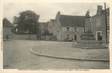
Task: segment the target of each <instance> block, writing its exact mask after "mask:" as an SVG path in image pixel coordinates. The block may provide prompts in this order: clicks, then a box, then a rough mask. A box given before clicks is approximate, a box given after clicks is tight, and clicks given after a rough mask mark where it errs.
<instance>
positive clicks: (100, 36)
mask: <svg viewBox="0 0 112 73" xmlns="http://www.w3.org/2000/svg"><path fill="white" fill-rule="evenodd" d="M96 40H98V41H101V40H102V31H97V32H96Z"/></svg>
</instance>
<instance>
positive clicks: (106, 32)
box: [104, 3, 108, 43]
mask: <svg viewBox="0 0 112 73" xmlns="http://www.w3.org/2000/svg"><path fill="white" fill-rule="evenodd" d="M104 10H105V26H106V31H105V32H106V43H108V41H107V38H108V37H107V11H106V3H104Z"/></svg>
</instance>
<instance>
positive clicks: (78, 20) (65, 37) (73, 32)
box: [54, 12, 85, 41]
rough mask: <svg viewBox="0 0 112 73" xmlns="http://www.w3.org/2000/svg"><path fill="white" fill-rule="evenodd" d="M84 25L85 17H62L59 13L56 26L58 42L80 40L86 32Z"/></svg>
mask: <svg viewBox="0 0 112 73" xmlns="http://www.w3.org/2000/svg"><path fill="white" fill-rule="evenodd" d="M84 24H85V16H72V15H62V14H61V13H60V12H58V13H57V15H56V19H55V25H54V26H55V35H56V38H57V40H60V41H73V40H79V39H80V38H79V36H80V35H81V33H83V32H84ZM79 30H80V31H79Z"/></svg>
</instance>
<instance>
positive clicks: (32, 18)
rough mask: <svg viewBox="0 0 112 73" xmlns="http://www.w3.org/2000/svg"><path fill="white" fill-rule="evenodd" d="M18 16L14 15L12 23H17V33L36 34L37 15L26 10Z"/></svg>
mask: <svg viewBox="0 0 112 73" xmlns="http://www.w3.org/2000/svg"><path fill="white" fill-rule="evenodd" d="M19 15H20V16H19V17H15V19H14V20H15V21H14V23H16V24H17V29H18V32H19V33H30V34H36V33H38V31H39V23H38V19H39V15H37V14H36V13H34V12H33V11H30V10H27V11H23V12H21V13H20V14H19Z"/></svg>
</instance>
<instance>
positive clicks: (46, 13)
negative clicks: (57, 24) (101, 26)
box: [3, 2, 103, 22]
mask: <svg viewBox="0 0 112 73" xmlns="http://www.w3.org/2000/svg"><path fill="white" fill-rule="evenodd" d="M97 5H102V6H103V3H70V2H69V3H64V2H61V3H4V7H3V15H4V17H6V18H8V19H9V20H10V21H11V22H12V21H13V17H14V16H18V15H19V13H20V12H22V11H25V10H32V11H34V12H35V13H36V14H38V15H40V19H39V21H40V22H46V21H49V20H50V19H54V18H55V16H56V14H57V12H58V11H60V12H61V14H66V15H85V13H86V11H87V10H89V11H90V15H94V14H95V13H96V9H97Z"/></svg>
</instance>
